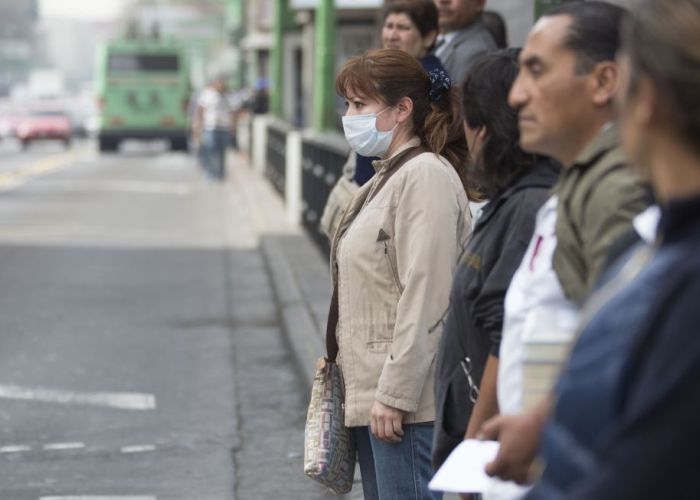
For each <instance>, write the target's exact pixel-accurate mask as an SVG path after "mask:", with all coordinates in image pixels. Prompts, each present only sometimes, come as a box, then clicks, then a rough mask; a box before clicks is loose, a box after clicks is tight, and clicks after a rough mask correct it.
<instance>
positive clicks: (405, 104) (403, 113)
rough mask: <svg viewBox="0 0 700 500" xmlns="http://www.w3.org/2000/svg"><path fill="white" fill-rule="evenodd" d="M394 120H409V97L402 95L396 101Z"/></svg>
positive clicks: (410, 102) (401, 121) (411, 102)
mask: <svg viewBox="0 0 700 500" xmlns="http://www.w3.org/2000/svg"><path fill="white" fill-rule="evenodd" d="M395 109H396V122H397V123H403V122H405V121H407V120H410V118H411V115H413V100H412V99H411V98H410V97H402V98H401V99H399V102H397V103H396V106H395Z"/></svg>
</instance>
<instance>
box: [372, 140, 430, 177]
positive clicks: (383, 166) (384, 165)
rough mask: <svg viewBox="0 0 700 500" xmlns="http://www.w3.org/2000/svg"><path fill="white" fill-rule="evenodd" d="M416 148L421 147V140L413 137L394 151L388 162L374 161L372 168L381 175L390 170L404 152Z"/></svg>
mask: <svg viewBox="0 0 700 500" xmlns="http://www.w3.org/2000/svg"><path fill="white" fill-rule="evenodd" d="M416 146H420V139H419V138H418V137H416V136H413V137H412V138H411V139H409V140H408V141H407V142H405V143H404V144H402V145H401V146H399V148H398V149H397V150H396V151H394V154H392V155H391V156H390V157H389V158H387V159H386V160H374V161H373V162H372V166H373V167H374V170H375V171H376V172H377V173H379V172H381V171H382V170H387V171H388V170H390V169H391V166H392V165H393V163H394V161H395V160H396V156H397V155H398V154H399V153H400V152H402V151H406V150H407V149H408V148H414V147H416Z"/></svg>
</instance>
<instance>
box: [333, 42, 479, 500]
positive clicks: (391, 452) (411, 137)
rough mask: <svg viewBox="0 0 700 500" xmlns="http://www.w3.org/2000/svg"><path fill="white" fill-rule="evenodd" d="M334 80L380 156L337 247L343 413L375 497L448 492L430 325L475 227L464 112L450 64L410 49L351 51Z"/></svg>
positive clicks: (355, 126)
mask: <svg viewBox="0 0 700 500" xmlns="http://www.w3.org/2000/svg"><path fill="white" fill-rule="evenodd" d="M336 89H337V91H338V94H340V95H341V96H343V97H344V98H345V99H346V104H347V111H346V113H345V116H343V128H344V131H345V136H346V138H347V140H348V142H349V144H350V146H351V147H352V148H353V149H354V150H355V151H356V152H357V153H359V154H363V155H366V156H378V157H379V158H381V159H380V160H378V161H375V162H374V168H375V169H376V171H377V174H376V175H375V176H374V178H373V180H372V182H369V183H367V184H366V185H364V186H363V187H362V188H361V189H360V191H359V192H358V194H357V195H356V196H355V198H354V199H353V201H352V203H351V204H350V206H349V207H348V209H347V210H346V212H345V215H344V216H343V219H342V221H341V222H340V225H339V228H338V230H337V231H336V234H335V237H334V239H333V244H332V248H331V269H332V277H333V285H334V290H335V292H334V297H336V298H337V312H338V315H337V317H338V323H337V327H336V329H335V334H336V339H337V343H338V346H339V355H338V366H339V367H340V369H341V372H342V375H343V379H344V385H345V424H346V425H347V426H348V427H351V428H352V430H353V434H354V437H355V439H356V442H357V446H358V454H359V462H360V471H361V474H362V484H363V489H364V494H365V498H366V499H382V500H411V499H419V498H420V499H426V498H440V497H441V495H439V494H437V493H434V492H431V491H429V489H428V482H429V480H430V479H431V477H432V467H431V465H430V446H431V442H432V435H433V420H434V418H435V407H434V403H433V401H434V397H433V374H434V362H433V361H434V357H435V353H436V350H437V344H438V341H439V338H440V332H439V331H436V332H433V333H432V334H429V333H428V330H429V329H430V326H431V325H432V324H434V323H435V322H436V321H437V320H438V319H439V317H440V314H441V313H442V311H443V310H444V308H445V307H446V305H447V301H448V294H449V288H450V282H451V279H452V271H453V268H454V265H455V262H456V259H457V255H458V253H459V251H460V249H461V248H462V247H463V245H464V244H465V242H466V240H467V238H468V236H469V231H470V227H471V217H470V214H469V210H468V201H469V200H468V198H467V194H466V190H465V185H466V173H465V169H464V160H465V159H466V156H467V151H466V144H465V141H464V136H463V133H462V131H461V123H460V120H459V118H458V115H455V114H454V113H453V100H452V96H451V93H450V81H449V78H448V77H447V75H446V74H444V73H442V74H441V73H439V72H434V73H431V75H430V76H429V75H428V74H427V73H426V72H425V70H424V69H423V68H422V67H421V65H420V64H419V62H418V61H417V60H416V59H415V58H414V57H412V56H411V55H409V54H407V53H406V52H404V51H401V50H395V49H381V50H372V51H369V52H366V53H365V54H364V55H362V56H359V57H354V58H352V59H350V60H349V61H348V62H347V63H346V64H345V65H344V66H343V68H342V69H341V71H340V73H339V75H338V77H337V79H336ZM333 302H334V303H335V302H336V301H335V300H334V301H333Z"/></svg>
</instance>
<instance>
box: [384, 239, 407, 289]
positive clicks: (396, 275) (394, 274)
mask: <svg viewBox="0 0 700 500" xmlns="http://www.w3.org/2000/svg"><path fill="white" fill-rule="evenodd" d="M383 243H384V259H385V260H386V262H387V264H388V266H389V272H390V273H391V277H392V279H393V280H394V285H396V289H397V290H398V291H399V294H402V293H403V285H401V280H400V279H399V271H398V266H397V265H396V262H395V259H392V258H391V252H389V242H388V241H387V240H384V241H383Z"/></svg>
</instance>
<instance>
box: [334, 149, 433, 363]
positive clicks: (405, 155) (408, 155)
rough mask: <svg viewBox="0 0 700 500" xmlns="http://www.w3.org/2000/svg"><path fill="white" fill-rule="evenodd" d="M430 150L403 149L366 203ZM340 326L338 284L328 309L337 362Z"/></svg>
mask: <svg viewBox="0 0 700 500" xmlns="http://www.w3.org/2000/svg"><path fill="white" fill-rule="evenodd" d="M428 151H429V150H428V149H427V148H425V147H424V146H417V147H413V148H408V149H406V150H404V151H401V152H400V153H399V154H398V155H396V157H395V158H394V161H393V162H392V164H391V166H390V169H389V171H388V172H387V173H386V174H384V177H383V178H382V179H380V181H379V182H378V183H377V185H376V186H375V187H374V189H373V190H372V193H371V197H368V198H367V201H366V203H369V201H370V200H371V199H372V198H374V197H375V196H376V195H377V193H378V192H379V191H380V190H381V189H382V188H383V187H384V186H385V185H386V183H387V181H388V180H389V179H390V178H391V176H392V175H394V174H395V173H396V172H397V171H398V170H399V168H401V166H402V165H403V164H404V163H407V162H408V161H409V160H412V159H413V158H415V157H416V156H418V155H419V154H422V153H427V152H428ZM337 327H338V285H337V283H336V285H335V286H334V287H333V295H332V296H331V304H330V307H329V309H328V322H327V323H326V361H328V362H329V363H335V360H336V358H337V357H338V349H339V348H338V337H337V336H336V329H337Z"/></svg>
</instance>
